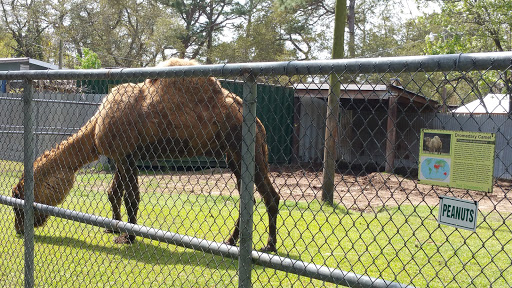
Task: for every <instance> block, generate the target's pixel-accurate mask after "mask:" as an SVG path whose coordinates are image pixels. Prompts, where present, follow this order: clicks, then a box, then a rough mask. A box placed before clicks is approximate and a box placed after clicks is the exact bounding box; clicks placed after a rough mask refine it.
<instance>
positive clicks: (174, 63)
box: [156, 58, 199, 67]
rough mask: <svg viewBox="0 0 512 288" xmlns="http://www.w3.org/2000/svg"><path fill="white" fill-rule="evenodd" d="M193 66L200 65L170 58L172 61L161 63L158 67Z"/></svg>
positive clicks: (191, 61)
mask: <svg viewBox="0 0 512 288" xmlns="http://www.w3.org/2000/svg"><path fill="white" fill-rule="evenodd" d="M192 65H199V63H197V61H195V60H187V59H180V58H170V59H167V60H165V61H163V62H161V63H160V64H158V65H157V66H156V67H170V66H192Z"/></svg>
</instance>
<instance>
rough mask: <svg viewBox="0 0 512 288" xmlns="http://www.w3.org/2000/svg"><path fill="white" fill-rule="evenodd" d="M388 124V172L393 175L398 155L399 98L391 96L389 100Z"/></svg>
mask: <svg viewBox="0 0 512 288" xmlns="http://www.w3.org/2000/svg"><path fill="white" fill-rule="evenodd" d="M388 101H389V102H388V123H387V129H386V131H387V137H386V172H387V173H392V172H393V170H394V169H395V154H396V149H395V147H396V125H397V123H396V119H397V117H396V114H397V97H396V96H390V97H389V99H388Z"/></svg>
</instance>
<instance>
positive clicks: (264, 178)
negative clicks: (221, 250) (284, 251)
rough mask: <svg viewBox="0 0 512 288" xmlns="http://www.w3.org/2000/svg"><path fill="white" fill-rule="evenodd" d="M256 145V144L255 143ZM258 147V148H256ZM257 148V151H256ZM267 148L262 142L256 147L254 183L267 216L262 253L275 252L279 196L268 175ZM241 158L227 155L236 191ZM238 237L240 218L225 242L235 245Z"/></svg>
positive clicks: (239, 177) (239, 175)
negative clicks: (265, 239) (266, 229)
mask: <svg viewBox="0 0 512 288" xmlns="http://www.w3.org/2000/svg"><path fill="white" fill-rule="evenodd" d="M257 143H258V142H257ZM259 143H261V142H259ZM258 146H259V147H258ZM258 148H259V149H258ZM267 153H268V152H267V147H266V144H265V143H264V142H263V143H261V145H256V157H255V158H256V159H255V160H256V165H255V166H256V167H255V179H254V182H255V184H256V187H257V189H258V192H259V193H260V195H261V196H262V197H263V202H264V203H265V206H266V209H267V214H268V221H269V225H268V233H269V238H268V242H267V245H266V246H265V247H263V248H262V249H260V251H262V252H277V248H276V244H277V215H278V212H279V199H280V197H279V194H278V193H277V192H276V190H275V189H274V187H273V186H272V183H271V181H270V178H269V175H268V162H267V159H268V158H267V157H268V156H267ZM240 163H241V157H240V155H238V154H235V155H231V156H230V155H228V157H227V164H228V167H229V168H230V169H231V171H233V173H234V174H235V176H236V178H237V183H238V191H240V179H241V171H240ZM253 199H254V198H253ZM239 237H240V217H238V220H237V221H236V225H235V228H234V230H233V233H232V234H231V236H230V237H229V238H228V239H227V240H226V243H227V244H229V245H235V244H236V243H237V242H238V239H239Z"/></svg>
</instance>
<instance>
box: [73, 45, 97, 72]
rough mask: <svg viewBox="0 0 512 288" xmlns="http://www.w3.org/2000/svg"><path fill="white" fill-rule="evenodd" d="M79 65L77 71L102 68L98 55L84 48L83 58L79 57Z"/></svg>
mask: <svg viewBox="0 0 512 288" xmlns="http://www.w3.org/2000/svg"><path fill="white" fill-rule="evenodd" d="M77 60H78V63H79V65H78V66H75V69H98V68H101V60H100V58H99V57H98V54H96V53H94V52H93V51H92V50H90V49H89V48H84V50H83V56H82V57H80V56H77Z"/></svg>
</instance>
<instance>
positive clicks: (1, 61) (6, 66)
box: [0, 57, 59, 71]
mask: <svg viewBox="0 0 512 288" xmlns="http://www.w3.org/2000/svg"><path fill="white" fill-rule="evenodd" d="M57 69H59V66H57V65H53V64H50V63H47V62H43V61H39V60H36V59H32V58H28V57H23V58H0V71H18V70H57Z"/></svg>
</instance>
